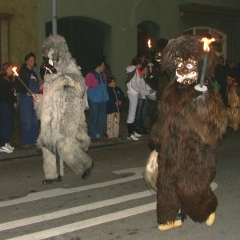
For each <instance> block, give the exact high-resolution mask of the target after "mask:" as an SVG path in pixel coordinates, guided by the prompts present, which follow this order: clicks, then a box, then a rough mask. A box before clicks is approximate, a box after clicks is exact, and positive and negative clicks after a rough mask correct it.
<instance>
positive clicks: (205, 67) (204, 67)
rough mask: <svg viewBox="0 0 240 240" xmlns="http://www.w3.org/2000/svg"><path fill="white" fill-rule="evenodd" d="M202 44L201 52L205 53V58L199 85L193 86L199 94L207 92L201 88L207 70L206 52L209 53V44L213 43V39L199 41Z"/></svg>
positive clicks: (205, 88) (204, 88)
mask: <svg viewBox="0 0 240 240" xmlns="http://www.w3.org/2000/svg"><path fill="white" fill-rule="evenodd" d="M201 41H202V42H203V50H204V52H205V56H204V59H203V67H202V74H201V79H200V85H197V86H195V89H196V90H198V91H201V92H205V91H206V90H207V87H206V86H203V83H204V79H205V75H206V69H207V60H208V52H209V51H210V47H209V44H210V43H211V42H214V41H215V39H214V38H211V39H208V38H202V40H201Z"/></svg>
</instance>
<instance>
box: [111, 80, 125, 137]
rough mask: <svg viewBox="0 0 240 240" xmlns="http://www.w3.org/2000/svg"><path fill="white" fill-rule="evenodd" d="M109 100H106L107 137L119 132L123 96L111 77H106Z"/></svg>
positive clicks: (115, 135)
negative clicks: (120, 107)
mask: <svg viewBox="0 0 240 240" xmlns="http://www.w3.org/2000/svg"><path fill="white" fill-rule="evenodd" d="M107 85H108V86H107V90H108V95H109V100H108V102H107V135H108V138H117V137H118V134H119V123H120V111H119V106H120V105H122V104H123V102H124V100H125V97H124V93H123V91H122V90H121V89H120V88H119V87H117V86H116V81H115V79H114V78H113V77H109V78H108V79H107Z"/></svg>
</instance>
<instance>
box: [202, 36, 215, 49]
mask: <svg viewBox="0 0 240 240" xmlns="http://www.w3.org/2000/svg"><path fill="white" fill-rule="evenodd" d="M214 41H215V38H211V39H208V38H202V42H204V44H203V50H204V51H205V52H209V51H210V48H209V44H210V43H211V42H214Z"/></svg>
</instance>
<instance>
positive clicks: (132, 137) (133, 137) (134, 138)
mask: <svg viewBox="0 0 240 240" xmlns="http://www.w3.org/2000/svg"><path fill="white" fill-rule="evenodd" d="M127 139H129V140H131V139H132V140H134V141H137V140H138V138H137V137H136V136H135V135H134V134H131V135H130V136H128V137H127Z"/></svg>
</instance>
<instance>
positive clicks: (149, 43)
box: [148, 39, 152, 48]
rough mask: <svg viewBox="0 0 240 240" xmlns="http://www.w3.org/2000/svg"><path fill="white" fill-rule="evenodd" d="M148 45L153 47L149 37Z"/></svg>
mask: <svg viewBox="0 0 240 240" xmlns="http://www.w3.org/2000/svg"><path fill="white" fill-rule="evenodd" d="M148 47H149V48H151V47H152V45H151V39H148Z"/></svg>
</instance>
